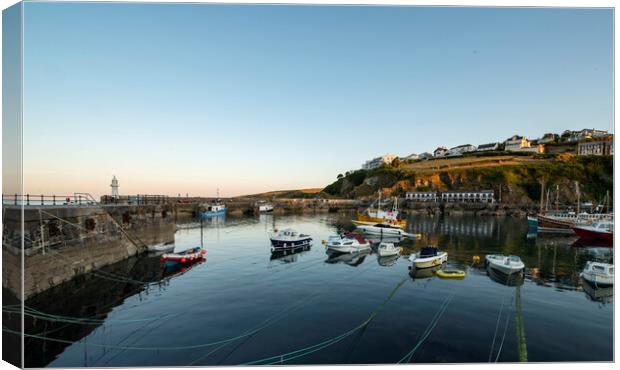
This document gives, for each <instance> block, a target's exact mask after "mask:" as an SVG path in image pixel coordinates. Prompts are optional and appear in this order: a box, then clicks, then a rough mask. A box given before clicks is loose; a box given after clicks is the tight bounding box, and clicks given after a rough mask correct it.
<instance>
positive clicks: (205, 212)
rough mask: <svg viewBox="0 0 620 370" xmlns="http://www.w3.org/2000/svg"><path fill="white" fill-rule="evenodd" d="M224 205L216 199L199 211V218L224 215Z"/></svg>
mask: <svg viewBox="0 0 620 370" xmlns="http://www.w3.org/2000/svg"><path fill="white" fill-rule="evenodd" d="M227 209H228V208H226V205H225V204H224V203H222V201H221V200H220V199H219V198H218V199H217V200H215V201H213V203H211V204H209V205H207V206H205V207H204V209H202V210H201V211H200V216H201V217H216V216H224V215H226V210H227Z"/></svg>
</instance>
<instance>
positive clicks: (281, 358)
mask: <svg viewBox="0 0 620 370" xmlns="http://www.w3.org/2000/svg"><path fill="white" fill-rule="evenodd" d="M408 279H409V275H407V276H405V277H404V278H403V279H402V280H401V281H400V282H398V283H397V284H396V286H395V287H394V288H393V289H392V290H391V291H390V293H389V294H388V296H387V298H386V299H385V300H384V301H383V302H382V303H381V304H380V305H379V306H378V307H377V308H375V310H374V311H373V312H371V314H370V315H369V316H368V318H367V319H366V320H364V321H363V322H362V323H360V324H359V325H357V326H355V327H354V328H352V329H350V330H348V331H346V332H344V333H342V334H340V335H337V336H335V337H332V338H329V339H326V340H324V341H322V342H320V343H317V344H314V345H311V346H307V347H303V348H300V349H298V350H295V351H291V352H286V353H282V354H279V355H275V356H271V357H266V358H262V359H259V360H254V361H250V362H246V363H244V364H243V365H258V364H263V365H273V364H278V363H284V362H286V361H290V360H294V359H296V358H299V357H303V356H306V355H309V354H311V353H314V352H317V351H320V350H322V349H324V348H326V347H329V346H331V345H333V344H335V343H338V342H340V341H341V340H343V339H345V338H346V337H348V336H350V335H351V334H353V333H355V332H356V331H357V330H359V329H361V328H363V327H365V326H366V325H368V324H369V323H370V322H371V321H372V320H373V319H374V318H375V316H377V315H378V314H379V312H380V311H381V310H382V309H383V307H385V305H386V304H387V303H388V302H389V301H390V300H391V299H392V297H394V295H395V294H396V292H397V291H398V289H400V287H401V286H402V285H403V284H404V283H405V281H406V280H408Z"/></svg>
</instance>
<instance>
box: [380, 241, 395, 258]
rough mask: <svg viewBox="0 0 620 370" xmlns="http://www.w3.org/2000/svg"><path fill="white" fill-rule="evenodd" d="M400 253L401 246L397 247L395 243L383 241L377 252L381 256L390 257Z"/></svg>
mask: <svg viewBox="0 0 620 370" xmlns="http://www.w3.org/2000/svg"><path fill="white" fill-rule="evenodd" d="M398 253H400V248H398V247H395V246H394V243H386V242H382V243H381V244H379V247H377V254H378V255H379V257H388V256H396V255H398Z"/></svg>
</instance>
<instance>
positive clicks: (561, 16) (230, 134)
mask: <svg viewBox="0 0 620 370" xmlns="http://www.w3.org/2000/svg"><path fill="white" fill-rule="evenodd" d="M162 20H163V21H162ZM24 22H25V23H24V32H25V33H24V48H25V49H24V164H23V165H24V187H25V192H26V193H31V194H59V193H63V192H64V193H73V192H90V193H92V194H94V195H95V196H100V195H104V194H109V190H110V186H109V185H110V180H111V178H112V176H113V175H116V177H117V178H118V179H119V183H120V193H121V195H123V194H138V193H141V194H146V193H148V194H164V195H170V196H176V195H177V194H181V195H182V196H184V195H185V194H186V193H189V195H190V196H206V197H208V196H214V195H215V193H216V189H217V188H219V189H220V195H221V196H222V197H232V196H240V195H248V194H257V193H263V192H269V191H279V190H296V189H309V188H324V187H325V186H327V185H329V184H330V183H332V182H333V181H335V180H336V176H337V175H338V174H340V173H342V174H344V173H345V172H346V171H351V170H357V169H360V167H361V165H362V163H364V162H365V161H366V160H369V159H372V158H375V157H377V156H380V155H382V154H385V153H394V154H396V155H398V156H399V157H404V156H407V155H410V154H412V153H417V154H419V153H422V152H431V153H432V151H433V150H434V149H435V148H436V147H438V146H445V147H448V148H450V147H454V146H457V145H462V144H467V143H469V144H473V145H480V144H485V143H488V142H496V141H497V142H502V141H504V140H505V139H506V138H508V137H510V136H512V135H514V134H518V135H521V136H525V137H527V138H530V139H534V138H539V137H542V136H543V135H544V134H545V133H548V132H551V133H557V134H561V133H562V132H563V131H564V130H581V129H583V128H596V129H600V130H606V131H609V132H610V133H613V105H612V104H613V103H612V98H613V79H612V73H613V67H612V60H613V54H612V51H613V45H612V32H611V31H612V24H613V23H612V22H613V11H612V10H610V9H585V8H581V9H566V8H560V9H551V8H543V9H535V8H437V7H416V6H411V7H408V6H404V7H390V6H365V7H354V6H334V5H331V6H317V5H312V6H304V5H294V6H293V5H230V4H229V5H224V4H131V3H122V4H114V3H89V4H75V3H73V4H72V3H25V4H24ZM318 25H320V26H318ZM498 122H500V124H499V125H498V124H497V123H498ZM420 136H422V138H420ZM76 174H77V175H78V176H76ZM124 190H126V191H124Z"/></svg>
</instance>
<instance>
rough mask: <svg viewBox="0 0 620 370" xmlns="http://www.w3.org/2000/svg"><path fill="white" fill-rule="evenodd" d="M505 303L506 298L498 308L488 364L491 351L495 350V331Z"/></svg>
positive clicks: (490, 354)
mask: <svg viewBox="0 0 620 370" xmlns="http://www.w3.org/2000/svg"><path fill="white" fill-rule="evenodd" d="M505 301H506V296H504V298H502V304H501V306H499V313H498V314H497V321H496V323H495V333H494V334H493V342H492V343H491V350H490V351H489V362H491V358H493V349H494V348H495V339H496V338H497V329H499V321H500V318H501V316H502V310H503V309H504V302H505Z"/></svg>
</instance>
